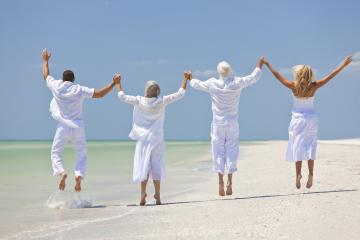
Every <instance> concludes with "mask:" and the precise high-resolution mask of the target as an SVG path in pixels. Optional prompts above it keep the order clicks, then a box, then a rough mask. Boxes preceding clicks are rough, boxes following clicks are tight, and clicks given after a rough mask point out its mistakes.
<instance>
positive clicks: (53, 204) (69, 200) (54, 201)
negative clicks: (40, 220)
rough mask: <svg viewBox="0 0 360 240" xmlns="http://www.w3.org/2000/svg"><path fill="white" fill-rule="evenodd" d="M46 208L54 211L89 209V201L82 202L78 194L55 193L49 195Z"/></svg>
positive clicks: (90, 205)
mask: <svg viewBox="0 0 360 240" xmlns="http://www.w3.org/2000/svg"><path fill="white" fill-rule="evenodd" d="M46 206H47V207H48V208H55V209H72V208H90V207H92V204H91V202H90V201H87V200H84V199H83V198H82V197H81V195H80V193H66V192H61V191H56V192H54V193H52V194H51V195H50V197H49V198H48V200H47V201H46Z"/></svg>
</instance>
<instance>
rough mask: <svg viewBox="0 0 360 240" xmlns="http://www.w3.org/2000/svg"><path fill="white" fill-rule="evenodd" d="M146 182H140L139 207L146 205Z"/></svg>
mask: <svg viewBox="0 0 360 240" xmlns="http://www.w3.org/2000/svg"><path fill="white" fill-rule="evenodd" d="M147 182H148V180H145V181H142V182H141V199H140V206H144V205H145V204H146V196H147V195H146V184H147Z"/></svg>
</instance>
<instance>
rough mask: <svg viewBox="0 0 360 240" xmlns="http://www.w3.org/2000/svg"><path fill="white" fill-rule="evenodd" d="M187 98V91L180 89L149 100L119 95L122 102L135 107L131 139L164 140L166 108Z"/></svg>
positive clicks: (121, 92) (141, 97)
mask: <svg viewBox="0 0 360 240" xmlns="http://www.w3.org/2000/svg"><path fill="white" fill-rule="evenodd" d="M184 96H185V90H184V89H183V88H180V89H179V91H177V92H176V93H173V94H170V95H166V96H163V97H157V98H155V97H153V98H147V97H143V96H130V95H125V93H124V92H123V91H120V92H119V93H118V97H119V98H120V100H121V101H123V102H125V103H128V104H132V105H134V112H133V127H132V130H131V132H130V134H129V137H130V138H131V139H133V140H139V141H150V140H154V139H157V140H162V139H163V137H164V130H163V128H164V118H165V107H166V106H167V105H169V104H170V103H173V102H175V101H177V100H179V99H181V98H182V97H184Z"/></svg>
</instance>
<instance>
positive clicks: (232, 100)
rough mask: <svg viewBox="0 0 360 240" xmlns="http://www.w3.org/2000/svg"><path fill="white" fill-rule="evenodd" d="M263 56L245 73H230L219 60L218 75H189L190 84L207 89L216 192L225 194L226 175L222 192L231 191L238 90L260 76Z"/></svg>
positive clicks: (196, 87) (236, 144)
mask: <svg viewBox="0 0 360 240" xmlns="http://www.w3.org/2000/svg"><path fill="white" fill-rule="evenodd" d="M263 64H264V58H263V57H261V58H260V59H259V62H258V65H257V67H256V68H255V70H254V71H253V72H252V73H251V74H250V75H248V76H245V77H235V76H233V73H232V69H231V65H230V64H229V63H228V62H225V61H222V62H220V63H219V64H218V66H217V71H218V73H219V77H220V78H219V79H216V78H210V79H208V80H206V81H200V80H198V79H192V75H191V73H190V72H188V77H189V78H190V79H191V81H190V85H191V87H193V88H195V89H198V90H202V91H204V92H208V93H209V94H210V96H211V100H212V112H213V121H212V123H211V146H212V158H213V171H214V172H217V173H218V175H219V195H220V196H225V190H224V180H223V176H224V175H225V174H227V175H228V181H227V186H226V195H231V194H232V174H233V173H234V172H236V171H237V160H238V155H239V144H238V143H239V124H238V116H239V110H238V108H239V98H240V94H241V91H242V90H243V89H244V88H245V87H247V86H250V85H251V84H253V83H255V82H257V81H258V80H259V78H260V76H261V68H262V66H263Z"/></svg>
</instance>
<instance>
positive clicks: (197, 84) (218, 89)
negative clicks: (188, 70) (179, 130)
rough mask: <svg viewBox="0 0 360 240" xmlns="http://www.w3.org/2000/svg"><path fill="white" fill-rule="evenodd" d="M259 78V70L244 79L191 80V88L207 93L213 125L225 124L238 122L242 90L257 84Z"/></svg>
mask: <svg viewBox="0 0 360 240" xmlns="http://www.w3.org/2000/svg"><path fill="white" fill-rule="evenodd" d="M260 76H261V70H260V68H258V67H257V68H255V69H254V71H253V72H252V73H251V74H250V75H248V76H245V77H230V78H226V79H224V78H220V79H216V78H210V79H209V80H206V81H200V80H198V79H192V80H191V81H190V85H191V87H193V88H195V89H198V90H202V91H205V92H208V93H209V94H210V96H211V100H212V107H211V108H212V112H213V123H215V124H226V123H227V122H229V121H233V120H236V121H237V120H238V115H239V110H238V109H239V98H240V94H241V91H242V89H244V88H245V87H247V86H250V85H251V84H253V83H255V82H257V81H258V80H259V78H260Z"/></svg>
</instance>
